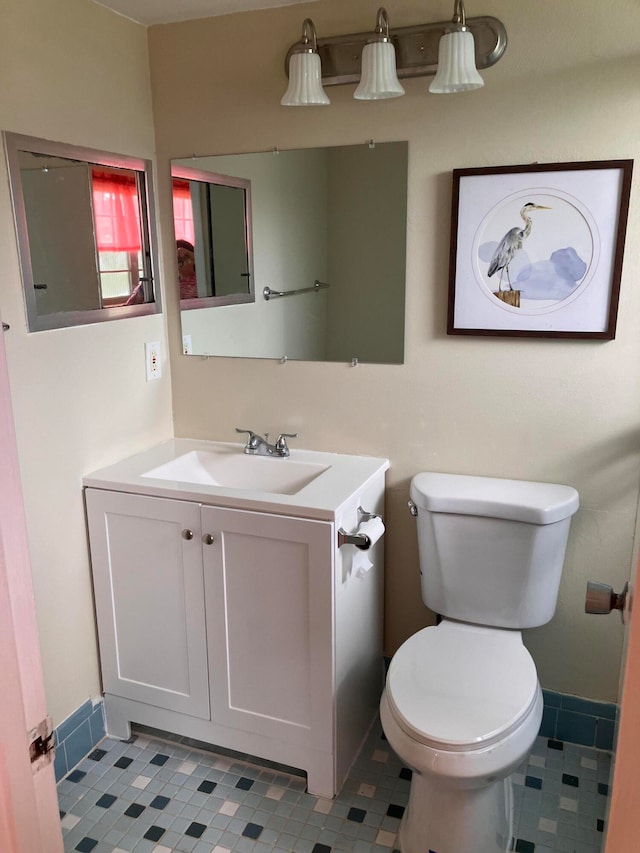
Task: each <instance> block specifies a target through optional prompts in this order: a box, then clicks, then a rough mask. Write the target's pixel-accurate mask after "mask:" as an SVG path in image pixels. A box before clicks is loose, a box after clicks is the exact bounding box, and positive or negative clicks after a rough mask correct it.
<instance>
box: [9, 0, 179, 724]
mask: <svg viewBox="0 0 640 853" xmlns="http://www.w3.org/2000/svg"><path fill="white" fill-rule="evenodd" d="M0 18H1V20H2V30H3V36H4V38H3V48H2V51H0V80H2V81H3V83H2V86H1V87H0V128H1V129H2V130H9V131H13V132H17V133H24V134H29V135H32V136H39V137H44V138H47V139H53V140H57V141H61V142H69V143H72V144H75V145H81V146H87V147H93V148H99V149H102V150H106V151H113V152H116V153H120V154H130V155H134V156H138V157H145V158H151V157H153V154H154V139H153V123H152V115H151V95H150V85H149V71H148V53H147V43H146V32H145V30H144V28H143V27H141V26H138V25H135V24H132V23H131V22H129V21H126V20H125V19H124V18H121V17H118V16H117V15H114V14H113V13H111V12H108V11H106V10H105V9H103V8H102V7H100V6H97V5H95V4H93V3H90V2H87V0H3V7H2V13H1V15H0ZM0 257H2V264H3V266H2V275H1V276H0V313H1V314H2V319H3V320H4V321H5V322H7V323H9V324H10V326H11V330H10V331H9V332H7V333H6V334H5V343H6V347H7V358H8V363H9V372H10V381H11V389H12V396H13V404H14V411H15V420H16V431H17V437H18V445H19V453H20V464H21V472H22V479H23V489H24V499H25V508H26V516H27V525H28V530H29V540H30V542H29V544H30V552H31V563H32V569H33V578H34V588H35V595H36V605H37V612H38V625H39V631H40V641H41V647H42V657H43V666H44V671H45V682H46V690H47V701H48V707H49V712H50V713H51V714H52V716H53V720H54V724H55V725H58V723H60V722H61V721H62V720H63V719H64V718H65V717H67V716H68V715H69V714H70V713H71V712H72V711H74V710H75V709H76V708H77V707H79V706H80V705H81V704H82V703H83V702H85V701H86V700H87V699H88V698H89V697H90V696H97V695H98V694H99V693H100V680H99V670H98V658H97V651H96V641H95V627H94V616H93V600H92V592H91V578H90V571H89V562H88V556H87V547H86V537H85V527H84V520H83V518H84V513H83V505H82V486H81V478H82V475H83V474H84V473H85V472H86V471H90V470H92V469H95V468H98V467H100V466H102V465H104V464H107V463H108V462H110V461H115V460H116V459H117V458H118V457H121V456H123V455H127V454H128V453H130V452H133V451H136V450H138V449H141V448H142V447H145V446H147V445H148V444H152V443H154V442H155V441H159V440H161V439H162V438H164V437H166V436H168V435H170V434H171V429H172V427H171V406H170V379H169V376H168V374H169V370H168V364H167V363H165V376H164V377H163V378H162V379H160V380H158V381H156V382H153V383H149V384H147V383H146V381H145V371H144V341H147V340H152V341H154V340H161V341H165V332H164V318H163V316H162V315H157V316H152V317H139V318H132V319H128V320H122V321H119V322H114V323H100V324H96V325H91V326H82V327H76V328H71V329H59V330H55V331H49V332H38V333H34V334H27V332H26V319H25V311H24V305H23V301H22V289H21V282H20V270H19V265H18V254H17V248H16V240H15V231H14V225H13V215H12V209H11V203H10V196H9V187H8V182H7V174H6V166H5V164H4V157H2V158H1V160H0ZM165 351H166V346H165Z"/></svg>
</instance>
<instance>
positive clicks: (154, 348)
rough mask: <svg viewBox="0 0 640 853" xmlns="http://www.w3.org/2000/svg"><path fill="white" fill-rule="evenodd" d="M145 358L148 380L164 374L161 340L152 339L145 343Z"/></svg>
mask: <svg viewBox="0 0 640 853" xmlns="http://www.w3.org/2000/svg"><path fill="white" fill-rule="evenodd" d="M144 360H145V365H146V370H147V382H150V381H151V380H152V379H160V377H161V376H162V359H161V355H160V341H151V342H149V343H146V344H145V345H144Z"/></svg>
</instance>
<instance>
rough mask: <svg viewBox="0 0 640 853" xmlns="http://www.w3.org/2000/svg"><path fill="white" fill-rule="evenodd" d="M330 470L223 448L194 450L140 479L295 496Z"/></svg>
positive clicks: (311, 463)
mask: <svg viewBox="0 0 640 853" xmlns="http://www.w3.org/2000/svg"><path fill="white" fill-rule="evenodd" d="M329 468H330V466H328V465H321V464H318V463H316V462H297V461H295V460H294V459H291V458H288V459H280V458H278V459H271V458H269V457H268V456H251V455H248V454H245V453H243V452H242V451H239V450H237V449H236V448H233V449H227V448H224V447H222V448H221V449H220V450H215V451H214V450H192V451H190V452H189V453H184V454H182V455H181V456H177V457H176V458H174V459H171V460H169V461H168V462H165V463H164V464H162V465H158V466H157V467H156V468H152V469H150V470H149V471H145V472H144V473H143V474H142V475H141V476H142V477H150V478H153V479H157V480H174V481H177V482H181V483H196V484H199V485H205V486H222V487H223V488H230V489H244V490H251V491H257V492H271V493H273V494H278V495H295V494H297V493H298V492H299V491H300V490H301V489H303V488H304V487H305V486H308V485H309V483H311V482H313V481H314V480H315V479H316V477H319V476H320V475H321V474H323V473H324V472H325V471H328V470H329Z"/></svg>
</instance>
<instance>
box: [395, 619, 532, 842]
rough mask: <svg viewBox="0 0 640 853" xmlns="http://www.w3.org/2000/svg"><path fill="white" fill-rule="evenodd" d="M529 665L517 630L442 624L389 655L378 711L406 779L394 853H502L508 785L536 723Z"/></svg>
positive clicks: (508, 823)
mask: <svg viewBox="0 0 640 853" xmlns="http://www.w3.org/2000/svg"><path fill="white" fill-rule="evenodd" d="M542 704H543V703H542V691H541V689H540V685H539V683H538V677H537V673H536V668H535V664H534V662H533V660H532V658H531V655H530V654H529V652H528V651H527V650H526V648H525V647H524V645H523V644H522V638H521V635H520V632H519V631H510V630H505V629H495V628H486V627H483V626H476V625H468V624H465V623H458V622H453V621H450V620H443V621H442V622H441V624H440V625H439V626H438V627H435V628H425V629H423V630H422V631H419V632H418V633H417V634H414V635H413V636H412V637H410V638H409V639H408V640H407V641H406V642H405V643H404V645H403V646H401V648H400V649H399V650H398V652H396V654H395V656H394V658H393V660H392V662H391V666H390V668H389V673H388V677H387V683H386V687H385V690H384V693H383V696H382V701H381V705H380V714H381V720H382V725H383V728H384V731H385V734H386V737H387V740H388V742H389V744H390V746H391V747H392V748H393V749H394V751H395V752H396V754H397V755H398V756H399V757H400V758H401V760H402V761H403V762H404V763H405V764H406V765H407V766H408V767H409V768H411V770H412V771H413V779H412V782H411V792H410V798H409V804H408V807H407V809H406V811H405V814H404V816H403V819H402V822H401V825H400V830H399V843H400V848H401V850H402V851H403V853H427V851H433V853H472V851H473V853H475V851H477V853H505V852H506V851H507V850H509V848H510V844H511V837H512V834H513V831H512V830H513V827H512V802H511V786H510V782H509V780H508V778H507V777H508V776H509V775H510V774H511V773H512V772H513V771H514V770H515V769H516V768H517V767H518V766H519V765H520V764H521V763H522V761H523V760H524V758H525V757H526V755H527V754H528V753H529V751H530V749H531V747H532V745H533V742H534V741H535V738H536V735H537V734H538V730H539V728H540V722H541V719H542Z"/></svg>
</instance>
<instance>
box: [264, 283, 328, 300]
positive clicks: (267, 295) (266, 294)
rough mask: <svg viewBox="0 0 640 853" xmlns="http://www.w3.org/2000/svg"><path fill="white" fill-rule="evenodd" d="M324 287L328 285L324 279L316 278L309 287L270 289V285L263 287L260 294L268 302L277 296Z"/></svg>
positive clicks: (295, 294) (294, 294)
mask: <svg viewBox="0 0 640 853" xmlns="http://www.w3.org/2000/svg"><path fill="white" fill-rule="evenodd" d="M325 287H329V284H328V283H327V282H326V281H318V279H316V280H315V281H314V282H313V285H312V286H311V287H299V288H298V289H297V290H272V289H271V288H270V287H265V288H263V290H262V295H263V296H264V298H265V299H266V300H267V302H268V301H269V300H270V299H275V298H276V297H278V296H297V295H298V294H299V293H310V292H311V291H312V290H314V291H315V290H324V289H325Z"/></svg>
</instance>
